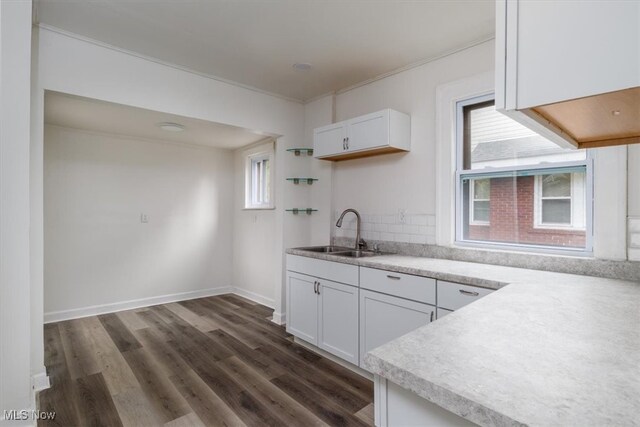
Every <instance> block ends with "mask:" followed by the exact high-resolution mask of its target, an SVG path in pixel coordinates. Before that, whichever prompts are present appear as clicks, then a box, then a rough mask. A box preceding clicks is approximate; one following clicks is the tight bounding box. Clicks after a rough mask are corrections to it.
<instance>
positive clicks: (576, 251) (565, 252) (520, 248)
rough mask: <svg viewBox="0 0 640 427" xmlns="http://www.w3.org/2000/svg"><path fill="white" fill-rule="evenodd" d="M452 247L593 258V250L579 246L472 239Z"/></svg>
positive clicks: (520, 253)
mask: <svg viewBox="0 0 640 427" xmlns="http://www.w3.org/2000/svg"><path fill="white" fill-rule="evenodd" d="M451 247H452V248H457V249H464V250H469V251H473V250H477V251H492V252H507V253H513V254H519V255H522V254H530V255H534V256H535V255H560V256H570V257H575V258H593V251H587V250H586V249H580V248H562V247H552V246H525V245H518V244H509V243H495V244H494V243H485V242H474V241H457V242H455V243H454V244H453V245H452V246H451Z"/></svg>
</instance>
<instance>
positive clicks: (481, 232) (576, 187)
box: [460, 166, 587, 248]
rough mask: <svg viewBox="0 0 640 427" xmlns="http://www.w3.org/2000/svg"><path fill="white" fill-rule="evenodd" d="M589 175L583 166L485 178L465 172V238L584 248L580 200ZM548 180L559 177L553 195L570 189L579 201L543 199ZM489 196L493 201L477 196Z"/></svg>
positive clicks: (583, 210)
mask: <svg viewBox="0 0 640 427" xmlns="http://www.w3.org/2000/svg"><path fill="white" fill-rule="evenodd" d="M585 173H586V167H585V166H573V167H570V168H558V169H556V172H555V173H553V174H549V172H548V171H546V172H545V170H535V169H526V170H519V171H509V172H504V171H501V172H493V173H487V174H483V175H482V177H476V176H475V175H474V174H472V173H470V174H467V175H465V174H461V183H460V185H461V190H460V191H462V198H461V201H462V211H461V212H460V215H461V217H462V218H461V226H462V230H461V232H462V233H461V234H462V236H461V237H462V240H465V241H474V242H491V243H500V244H516V245H528V246H536V245H537V246H545V247H548V246H552V247H567V248H584V247H585V246H586V243H587V233H586V230H585V221H584V218H585V215H586V212H585V210H586V204H585V202H584V197H583V196H582V195H584V194H585V188H584V186H585V182H586V179H585ZM550 176H554V177H555V182H556V184H555V185H557V187H553V190H551V188H552V187H551V186H549V190H548V191H549V192H551V194H567V188H569V192H570V194H573V195H574V197H579V198H577V199H575V200H574V199H572V198H571V197H563V198H551V199H545V198H543V197H542V192H543V188H544V185H545V184H543V182H544V179H545V178H548V177H550ZM572 179H573V181H574V182H573V192H571V180H572ZM567 182H569V184H567ZM472 185H473V186H474V188H473V191H472V189H471V186H472ZM485 189H487V190H485ZM488 190H490V191H488ZM487 192H489V194H488V196H490V197H487V199H490V200H478V198H476V193H478V194H480V193H484V194H486V193H487ZM472 193H473V194H472ZM471 195H473V196H474V197H473V198H471V197H470V196H471ZM578 200H579V201H580V202H578ZM572 221H574V222H575V223H574V224H572Z"/></svg>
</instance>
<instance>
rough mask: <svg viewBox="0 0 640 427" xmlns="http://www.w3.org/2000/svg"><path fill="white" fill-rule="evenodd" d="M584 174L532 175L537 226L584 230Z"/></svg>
mask: <svg viewBox="0 0 640 427" xmlns="http://www.w3.org/2000/svg"><path fill="white" fill-rule="evenodd" d="M584 192H585V183H584V174H580V173H556V174H548V175H540V176H538V177H537V178H536V188H535V194H536V210H535V220H536V227H537V228H558V229H563V228H564V229H575V230H584V228H585V223H586V218H585V215H586V212H585V203H584V198H585V194H584Z"/></svg>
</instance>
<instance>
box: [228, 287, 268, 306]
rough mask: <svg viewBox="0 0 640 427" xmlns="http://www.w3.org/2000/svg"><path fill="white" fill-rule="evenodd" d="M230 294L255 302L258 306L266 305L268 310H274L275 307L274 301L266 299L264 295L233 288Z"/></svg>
mask: <svg viewBox="0 0 640 427" xmlns="http://www.w3.org/2000/svg"><path fill="white" fill-rule="evenodd" d="M231 293H234V294H236V295H239V296H241V297H244V298H246V299H249V300H251V301H253V302H257V303H258V304H262V305H266V306H267V307H269V308H274V306H275V301H274V300H273V298H267V297H265V296H264V295H260V294H258V293H255V292H252V291H248V290H246V289H243V288H238V287H234V288H233V289H232V291H231Z"/></svg>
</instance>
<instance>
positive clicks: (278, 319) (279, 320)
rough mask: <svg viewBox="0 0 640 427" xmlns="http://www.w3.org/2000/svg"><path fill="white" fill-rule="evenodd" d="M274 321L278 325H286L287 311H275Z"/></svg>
mask: <svg viewBox="0 0 640 427" xmlns="http://www.w3.org/2000/svg"><path fill="white" fill-rule="evenodd" d="M271 321H272V322H273V323H275V324H276V325H284V324H285V323H287V314H286V313H276V312H275V311H274V312H273V318H272V319H271Z"/></svg>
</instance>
